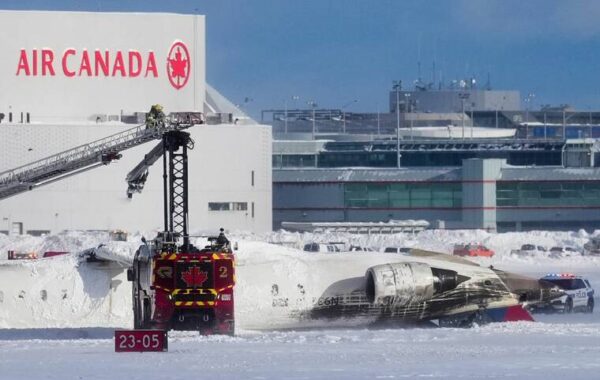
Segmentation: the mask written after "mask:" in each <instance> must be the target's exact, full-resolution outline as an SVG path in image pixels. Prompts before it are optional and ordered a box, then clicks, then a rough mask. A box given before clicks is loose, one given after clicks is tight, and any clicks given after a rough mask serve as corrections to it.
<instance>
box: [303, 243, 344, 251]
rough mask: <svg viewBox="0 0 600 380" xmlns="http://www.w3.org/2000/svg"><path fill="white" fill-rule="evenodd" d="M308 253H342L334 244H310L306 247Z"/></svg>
mask: <svg viewBox="0 0 600 380" xmlns="http://www.w3.org/2000/svg"><path fill="white" fill-rule="evenodd" d="M304 251H306V252H341V250H340V248H339V246H338V245H336V244H332V243H308V244H305V245H304Z"/></svg>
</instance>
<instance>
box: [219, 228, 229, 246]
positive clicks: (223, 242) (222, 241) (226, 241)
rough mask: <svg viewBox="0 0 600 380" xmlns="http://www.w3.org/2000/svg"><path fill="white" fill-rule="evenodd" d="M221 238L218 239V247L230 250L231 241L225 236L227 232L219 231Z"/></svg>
mask: <svg viewBox="0 0 600 380" xmlns="http://www.w3.org/2000/svg"><path fill="white" fill-rule="evenodd" d="M219 231H220V232H219V236H218V237H217V245H218V246H220V247H221V248H224V249H228V248H229V239H227V237H226V236H225V232H224V231H225V230H224V229H222V228H221V229H220V230H219Z"/></svg>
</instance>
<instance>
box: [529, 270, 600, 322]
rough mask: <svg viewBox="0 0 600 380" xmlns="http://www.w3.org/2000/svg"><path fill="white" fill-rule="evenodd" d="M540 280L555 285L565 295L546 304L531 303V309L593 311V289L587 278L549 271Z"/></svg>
mask: <svg viewBox="0 0 600 380" xmlns="http://www.w3.org/2000/svg"><path fill="white" fill-rule="evenodd" d="M540 280H542V281H547V282H550V283H552V284H553V285H556V286H557V287H559V288H560V289H561V290H563V291H564V292H565V295H563V296H562V297H560V298H557V299H554V300H552V301H550V302H549V303H547V304H537V305H533V306H532V307H531V308H532V311H547V312H555V311H561V312H563V313H571V312H574V311H582V312H586V313H592V312H594V289H593V288H592V286H591V284H590V282H589V281H588V280H587V279H585V278H583V277H581V276H576V275H574V274H572V273H560V274H557V273H550V274H547V275H546V276H544V277H542V278H541V279H540Z"/></svg>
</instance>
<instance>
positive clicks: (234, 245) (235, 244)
mask: <svg viewBox="0 0 600 380" xmlns="http://www.w3.org/2000/svg"><path fill="white" fill-rule="evenodd" d="M233 250H234V251H237V250H238V243H237V241H236V242H234V243H233Z"/></svg>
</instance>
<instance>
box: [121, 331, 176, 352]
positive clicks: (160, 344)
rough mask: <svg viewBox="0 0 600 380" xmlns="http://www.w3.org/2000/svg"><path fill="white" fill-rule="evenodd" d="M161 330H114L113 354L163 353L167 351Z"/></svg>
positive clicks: (166, 342) (165, 337)
mask: <svg viewBox="0 0 600 380" xmlns="http://www.w3.org/2000/svg"><path fill="white" fill-rule="evenodd" d="M168 346H169V345H168V337H167V332H166V331H163V330H116V331H115V352H146V351H152V352H163V351H167V350H168Z"/></svg>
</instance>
